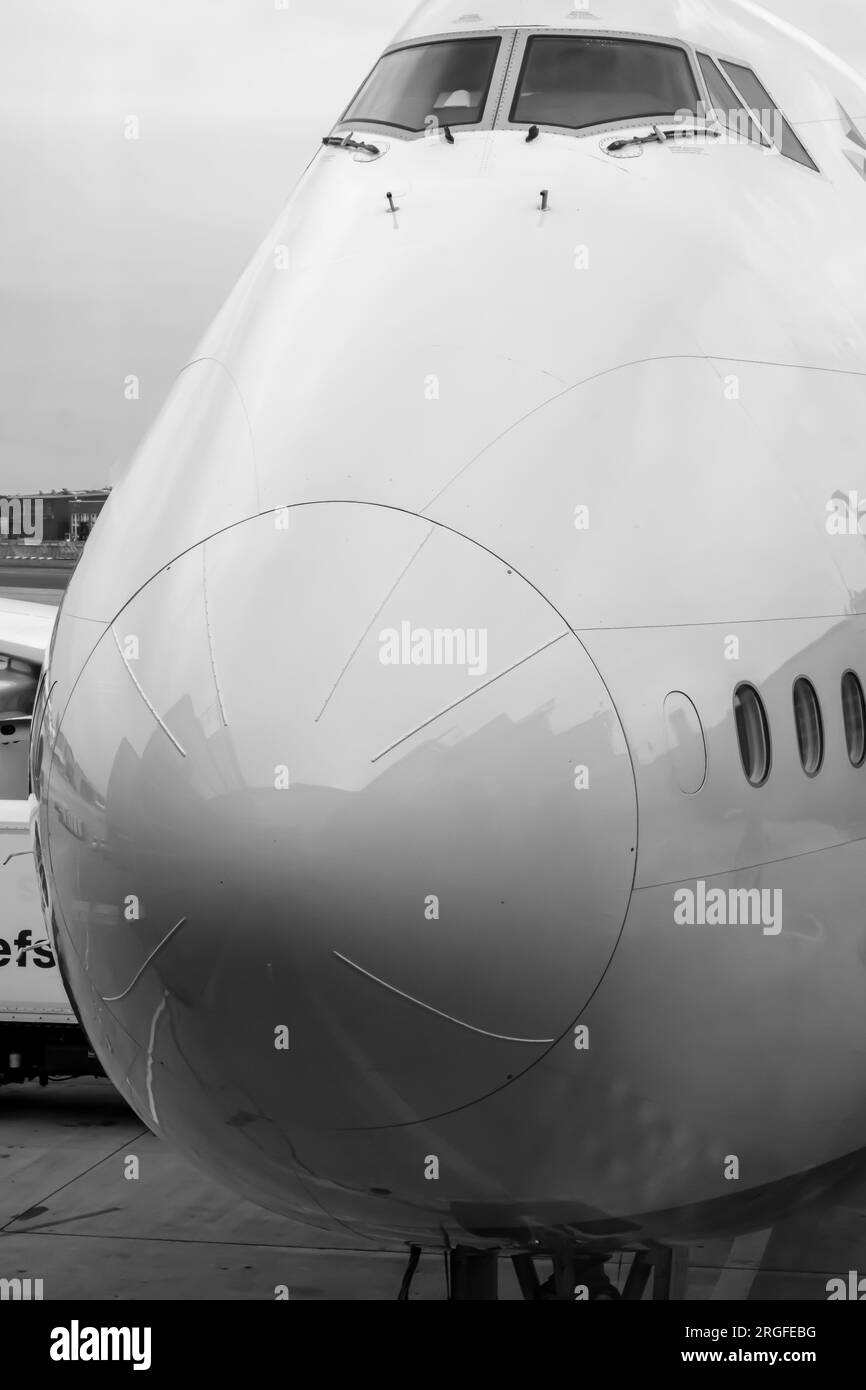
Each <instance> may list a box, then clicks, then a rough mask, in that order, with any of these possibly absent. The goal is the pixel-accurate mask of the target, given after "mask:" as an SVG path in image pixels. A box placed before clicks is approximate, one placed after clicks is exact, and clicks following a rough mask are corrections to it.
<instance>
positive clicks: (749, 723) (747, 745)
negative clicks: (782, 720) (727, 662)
mask: <svg viewBox="0 0 866 1390" xmlns="http://www.w3.org/2000/svg"><path fill="white" fill-rule="evenodd" d="M734 716H735V718H736V721H737V738H738V739H739V743H740V757H741V758H742V760H743V771H744V772H745V774H746V776H747V778H748V779H749V781H750V782H751V784H752V786H753V787H762V786H763V785H764V783H765V782H766V780H767V778H768V777H769V775H770V730H769V726H768V724H767V716H766V714H765V712H764V704H763V701H762V700H761V697H760V695H759V694H758V692H757V690H756V689H755V687H754V686H753V685H741V686H739V687H738V689H737V690H736V691H735V693H734Z"/></svg>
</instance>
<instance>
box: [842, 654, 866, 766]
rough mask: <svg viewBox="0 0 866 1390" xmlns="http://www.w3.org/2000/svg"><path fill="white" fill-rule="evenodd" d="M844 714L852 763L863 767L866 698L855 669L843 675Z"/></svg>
mask: <svg viewBox="0 0 866 1390" xmlns="http://www.w3.org/2000/svg"><path fill="white" fill-rule="evenodd" d="M842 716H843V718H844V720H845V740H846V742H847V744H848V757H849V758H850V759H851V765H852V767H862V766H863V764H864V762H866V700H864V698H863V687H862V685H861V684H860V678H859V676H855V674H854V672H853V671H846V672H845V674H844V676H843V677H842Z"/></svg>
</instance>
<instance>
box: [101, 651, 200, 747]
mask: <svg viewBox="0 0 866 1390" xmlns="http://www.w3.org/2000/svg"><path fill="white" fill-rule="evenodd" d="M111 635H112V637H113V638H114V645H115V646H116V647H117V652H118V655H119V657H120V659H121V661H122V662H123V664H124V666H125V667H126V670H127V671H128V672H129V679H130V680H131V681H132V683H133V685H134V686H135V688H136V690H137V691H138V693H139V695H140V696H141V698H142V700H143V701H144V703H145V704H146V705H147V708H148V709H149V710H150V712H151V714H152V715H153V717H154V719H155V720H156V722H157V724H158V725H159V727H160V728H161V729H162V731H163V733H166V734H167V735H168V737H169V738H170V739H171V741H172V743H173V744H174V746H175V748H176V749H177V751H178V753H180V756H181V757H182V758H185V757H186V750H185V749H183V748H181V746H180V744H179V743H178V741H177V739H176V738H175V736H174V734H173V733H172V732H171V729H170V728H169V727H168V725H167V724H166V723H165V721H164V720H162V719H160V717H159V715H158V714H157V712H156V710H155V709H154V707H153V705H152V704H151V703H150V700H148V698H147V696H146V695H145V693H144V691H143V690H142V688H141V686H140V685H139V683H138V681H137V680H136V678H135V676H134V674H133V671H132V667H131V666H130V664H129V662H128V661H127V659H126V657H125V656H124V655H123V650H122V648H121V645H120V642H119V641H118V639H117V633H116V632H115V630H114V628H113V627H112V629H111Z"/></svg>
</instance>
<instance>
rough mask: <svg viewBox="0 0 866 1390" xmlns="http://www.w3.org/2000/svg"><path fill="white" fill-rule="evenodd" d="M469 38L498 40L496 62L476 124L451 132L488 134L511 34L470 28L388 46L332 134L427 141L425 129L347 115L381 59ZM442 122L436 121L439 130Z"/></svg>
mask: <svg viewBox="0 0 866 1390" xmlns="http://www.w3.org/2000/svg"><path fill="white" fill-rule="evenodd" d="M472 39H499V40H500V43H499V49H498V52H497V54H496V61H495V63H494V65H493V72H492V74H491V77H490V82H489V84H488V87H487V91H486V93H485V97H484V103H483V110H482V115H481V120H480V121H472V122H467V123H465V124H455V126H454V130H455V132H457V133H459V134H471V133H474V134H477V133H478V132H479V131H490V130H492V129H493V124H494V119H495V116H496V112H497V111H498V110H499V99H500V96H501V93H502V86H503V83H504V82H505V78H506V75H507V73H508V70H509V64H510V61H511V54H512V50H513V48H514V31H513V30H508V29H473V30H472V31H471V32H466V33H455V32H454V31H453V30H452V31H449V32H446V33H444V34H429V35H425V37H424V38H417V37H416V38H412V39H407V40H405V41H403V42H402V43H392V44H389V45H388V47H387V48H386V49H385V50H384V52H383V53H381V54H380V56H379V57H378V58H377V60H376V62H375V63H374V64H373V66H372V68H371V69H370V71H369V72H368V73H367V74H366V76H365V77H364V80H363V82H361V83H360V84H359V85H358V88H357V91H355V92H354V94H353V95H352V99H351V101H348V102H347V103H346V105H345V107H344V109H343V113H342V115H341V116H340V118H339V120H338V121H337V122H336V124H335V125H334V133H335V134H336V133H344V132H345V131H351V130H361V131H379V132H381V133H382V134H383V135H386V136H387V137H388V138H389V139H393V140H406V141H409V142H411V141H413V140H427V139H429V138H430V134H429V130H426V129H425V130H412V129H411V128H410V127H409V126H402V125H395V124H393V123H391V122H388V121H383V120H381V119H361V118H359V117H352V118H351V119H350V118H349V117H348V116H347V114H346V113H347V112H348V111H351V109H352V107H353V106H354V105H355V102H356V101H357V99H358V97H359V96H360V95H361V92H362V91H363V90H364V87H365V86H366V85H367V83H368V82H369V80H370V78H371V77H372V75H373V73H374V72H375V71H376V68H377V67H378V66H379V63H381V61H382V59H383V58H386V57H388V56H389V55H390V54H392V53H402V52H403V51H404V50H406V49H411V48H430V47H431V46H432V45H433V44H436V43H466V42H467V41H470V40H472ZM442 124H443V123H442V122H440V127H441V125H442Z"/></svg>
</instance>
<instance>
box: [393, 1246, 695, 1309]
mask: <svg viewBox="0 0 866 1390" xmlns="http://www.w3.org/2000/svg"><path fill="white" fill-rule="evenodd" d="M688 1253H689V1252H688V1247H687V1246H683V1245H670V1246H669V1245H657V1246H651V1247H649V1248H648V1249H644V1250H638V1251H636V1252H635V1253H634V1255H633V1257H632V1262H631V1266H630V1268H629V1272H628V1275H627V1277H626V1281H625V1284H624V1286H623V1289H622V1292H620V1290H619V1289H618V1288H617V1287H616V1285H615V1284H614V1283H612V1282H611V1280H610V1279H609V1278H608V1276H607V1274H606V1272H605V1264H606V1262H607V1261H608V1260H609V1259H610V1258H611V1257H610V1255H609V1254H608V1255H605V1254H597V1253H595V1254H592V1255H587V1254H585V1253H574V1252H571V1253H563V1252H562V1251H558V1252H556V1253H554V1254H552V1255H551V1256H549V1257H548V1258H552V1260H553V1273H552V1274H551V1275H550V1277H549V1278H548V1279H545V1280H544V1281H543V1282H542V1281H541V1280H540V1279H539V1277H538V1270H537V1269H536V1264H535V1260H536V1257H535V1256H534V1255H512V1257H511V1263H512V1265H513V1266H514V1272H515V1274H516V1276H517V1282H518V1283H519V1285H520V1292H521V1293H522V1295H523V1297H524V1299H525V1300H526V1301H527V1302H533V1303H534V1302H550V1301H556V1302H569V1303H574V1302H591V1303H598V1302H618V1301H620V1300H625V1301H629V1302H631V1301H635V1300H638V1301H639V1300H640V1299H642V1298H643V1297H644V1294H645V1293H646V1290H647V1287H648V1285H649V1283H650V1279H652V1298H653V1300H654V1301H657V1300H675V1301H681V1300H683V1299H685V1296H686V1282H687V1278H688ZM499 1254H500V1252H499V1251H498V1250H476V1249H472V1248H471V1247H469V1246H462V1245H458V1246H457V1247H456V1248H455V1249H453V1250H449V1251H448V1253H447V1256H446V1276H447V1287H448V1294H447V1296H448V1299H449V1300H451V1301H455V1302H467V1301H470V1302H478V1301H483V1302H490V1301H495V1300H498V1298H499ZM420 1255H421V1250H420V1248H419V1247H418V1246H413V1247H412V1249H411V1253H410V1258H409V1265H408V1268H407V1270H406V1274H405V1276H404V1278H403V1285H402V1287H401V1290H400V1294H399V1298H400V1299H401V1300H403V1301H405V1300H407V1299H408V1297H409V1286H410V1284H411V1282H412V1276H413V1275H414V1273H415V1270H416V1268H417V1266H418V1261H419V1259H420Z"/></svg>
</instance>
